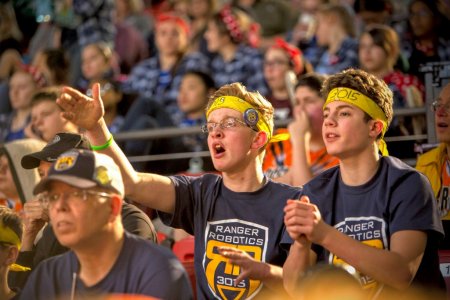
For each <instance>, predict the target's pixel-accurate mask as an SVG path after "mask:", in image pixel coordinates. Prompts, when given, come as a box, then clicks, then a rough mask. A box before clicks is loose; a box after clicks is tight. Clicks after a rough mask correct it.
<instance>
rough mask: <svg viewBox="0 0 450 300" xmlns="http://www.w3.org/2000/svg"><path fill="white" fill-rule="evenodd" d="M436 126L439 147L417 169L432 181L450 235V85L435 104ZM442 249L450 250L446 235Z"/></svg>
mask: <svg viewBox="0 0 450 300" xmlns="http://www.w3.org/2000/svg"><path fill="white" fill-rule="evenodd" d="M433 110H434V125H435V127H436V136H437V139H438V141H439V142H440V144H439V146H438V147H437V148H435V149H433V150H430V151H429V152H427V153H425V154H422V155H421V156H419V158H418V159H417V164H416V169H417V170H418V171H420V172H422V173H423V174H425V175H426V176H427V177H428V179H429V180H430V183H431V187H432V188H433V192H434V195H435V196H436V199H437V203H438V209H439V212H440V215H441V218H442V225H443V226H444V232H446V233H450V199H449V197H450V195H449V191H450V159H449V154H448V153H450V152H449V150H450V128H449V126H450V83H448V84H447V85H446V86H444V87H443V88H442V90H441V92H440V94H439V97H438V99H437V100H436V101H434V102H433ZM440 249H446V250H448V249H450V237H449V235H447V234H446V236H445V238H444V241H443V242H442V243H441V245H440Z"/></svg>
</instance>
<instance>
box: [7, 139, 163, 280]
mask: <svg viewBox="0 0 450 300" xmlns="http://www.w3.org/2000/svg"><path fill="white" fill-rule="evenodd" d="M74 148H78V149H90V143H89V141H88V140H87V138H86V137H84V136H82V135H80V134H77V133H58V134H56V135H55V137H54V138H53V140H52V141H51V142H49V143H48V144H47V145H46V146H45V147H44V148H42V150H41V151H38V152H34V153H30V154H27V155H25V156H23V157H22V161H21V164H22V167H23V168H25V169H34V168H38V170H39V174H40V175H41V177H42V178H44V177H45V176H47V172H48V169H49V168H50V166H51V164H52V162H54V161H55V160H56V158H57V157H58V155H60V154H61V153H63V152H65V151H67V150H70V149H74ZM24 211H25V214H24V224H25V230H24V234H23V239H22V248H21V250H20V253H19V257H18V259H17V260H18V262H19V263H20V264H22V265H24V266H27V267H30V268H32V269H34V267H36V266H37V265H38V264H39V263H40V262H41V261H43V260H44V259H46V258H49V257H52V256H56V255H59V254H62V253H64V252H66V251H67V250H68V248H66V247H64V246H63V245H61V244H60V243H59V242H58V240H57V239H56V237H55V234H54V232H53V228H52V226H46V227H45V228H44V229H43V231H42V237H41V238H39V236H40V234H39V233H40V232H41V230H42V228H43V227H44V226H45V225H46V224H47V222H48V221H49V218H48V208H47V207H45V206H44V205H43V204H42V202H41V201H39V200H38V199H32V200H30V201H28V202H26V203H25V205H24ZM122 221H123V224H124V228H125V230H127V231H128V232H130V233H133V234H136V235H138V236H140V237H142V238H144V239H148V240H151V241H154V242H156V232H155V229H154V227H153V224H152V222H151V220H150V218H149V217H148V216H147V215H146V214H145V213H144V212H143V211H141V210H140V209H139V208H137V207H136V206H134V205H132V204H129V203H126V202H124V203H123V204H122ZM37 237H38V239H39V240H38V241H37V242H36V239H37ZM29 274H30V272H10V281H11V282H13V283H14V285H15V286H17V287H23V286H24V285H25V282H26V280H27V278H28V276H29Z"/></svg>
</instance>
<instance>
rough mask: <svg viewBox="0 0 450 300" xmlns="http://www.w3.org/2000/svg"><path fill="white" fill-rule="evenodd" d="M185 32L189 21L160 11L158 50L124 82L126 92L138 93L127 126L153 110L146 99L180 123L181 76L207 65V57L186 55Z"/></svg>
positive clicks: (134, 69)
mask: <svg viewBox="0 0 450 300" xmlns="http://www.w3.org/2000/svg"><path fill="white" fill-rule="evenodd" d="M188 35H189V27H188V24H187V23H186V22H185V21H184V20H183V19H181V18H180V17H178V16H175V15H172V14H161V15H160V16H159V17H158V18H157V22H156V32H155V42H156V47H157V49H158V53H157V54H156V55H154V56H152V57H150V58H148V59H146V60H144V61H142V62H141V63H139V64H138V65H137V66H135V67H134V68H133V69H132V70H131V74H130V76H129V77H128V79H127V80H126V82H125V83H124V85H123V91H124V92H125V93H137V94H139V95H140V96H141V98H140V99H137V100H136V101H135V103H134V104H133V105H132V107H131V108H130V111H129V112H128V115H129V116H130V118H128V119H129V122H131V123H128V120H125V125H124V126H125V127H126V128H129V127H134V129H138V128H136V127H135V126H133V123H134V122H136V121H137V120H138V119H139V117H140V116H142V115H146V114H147V113H148V114H150V113H152V112H151V111H149V108H146V107H148V106H149V105H150V104H147V102H154V103H155V105H159V106H162V107H163V108H164V109H166V110H167V112H168V114H169V116H170V119H171V121H172V122H173V123H174V124H178V123H179V122H180V117H181V113H180V111H179V109H178V106H177V102H176V101H177V100H176V98H177V94H178V88H179V85H180V82H181V77H182V76H183V74H184V73H185V72H186V71H188V70H192V69H196V70H206V68H207V61H206V58H205V57H203V56H202V55H201V54H190V55H186V50H187V46H188ZM144 128H146V127H144ZM140 129H143V128H142V127H140ZM127 130H128V129H127Z"/></svg>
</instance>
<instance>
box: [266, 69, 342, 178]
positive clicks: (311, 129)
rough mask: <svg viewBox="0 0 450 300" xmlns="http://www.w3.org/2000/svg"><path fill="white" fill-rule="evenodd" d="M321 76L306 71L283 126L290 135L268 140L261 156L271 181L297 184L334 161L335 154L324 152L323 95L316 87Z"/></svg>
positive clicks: (319, 87) (319, 86)
mask: <svg viewBox="0 0 450 300" xmlns="http://www.w3.org/2000/svg"><path fill="white" fill-rule="evenodd" d="M325 78H326V77H325V76H323V75H320V74H317V73H310V74H306V75H303V76H301V77H300V79H299V81H298V83H297V85H296V87H295V101H296V105H295V106H294V111H293V115H294V120H293V121H292V122H291V123H290V124H289V125H288V130H287V131H288V132H289V134H290V139H289V140H287V141H280V142H277V143H272V144H271V145H270V147H268V149H267V153H266V156H265V157H264V163H263V170H264V172H265V174H266V175H267V176H268V177H270V178H272V179H273V180H274V181H277V182H282V183H286V184H290V185H293V186H301V185H303V184H305V183H306V182H308V181H309V180H311V178H313V177H314V176H316V175H317V174H319V173H321V172H322V171H324V170H326V169H328V168H331V167H333V166H335V165H337V164H338V160H337V158H336V157H334V156H331V155H329V154H328V153H327V151H326V149H325V144H324V141H323V137H322V123H323V114H322V107H323V104H324V103H325V99H324V98H323V97H322V93H321V92H320V90H321V88H322V84H323V82H324V81H325ZM277 132H278V133H280V132H283V131H281V129H278V130H277Z"/></svg>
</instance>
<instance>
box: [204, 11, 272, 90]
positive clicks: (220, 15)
mask: <svg viewBox="0 0 450 300" xmlns="http://www.w3.org/2000/svg"><path fill="white" fill-rule="evenodd" d="M256 29H257V24H256V23H254V21H253V20H252V19H251V18H250V16H249V15H248V14H247V13H245V12H244V11H242V10H240V9H238V8H235V7H231V6H229V5H226V6H224V7H223V8H222V9H221V10H220V11H219V12H217V13H216V14H214V16H213V17H212V19H211V20H210V21H209V23H208V28H207V30H206V32H205V39H206V43H207V45H208V51H210V52H211V53H215V54H216V55H215V56H214V57H213V58H212V60H211V62H210V71H211V75H212V76H213V78H214V82H215V83H216V85H217V86H223V85H225V84H229V83H231V82H241V83H242V84H243V85H245V87H246V88H247V89H248V90H249V91H258V92H259V93H260V94H261V95H264V96H266V95H267V94H268V92H269V90H268V87H267V83H266V82H265V80H264V75H263V74H264V73H263V56H262V53H261V52H260V51H259V49H257V48H256V46H257V42H258V39H259V35H258V33H257V30H256Z"/></svg>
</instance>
